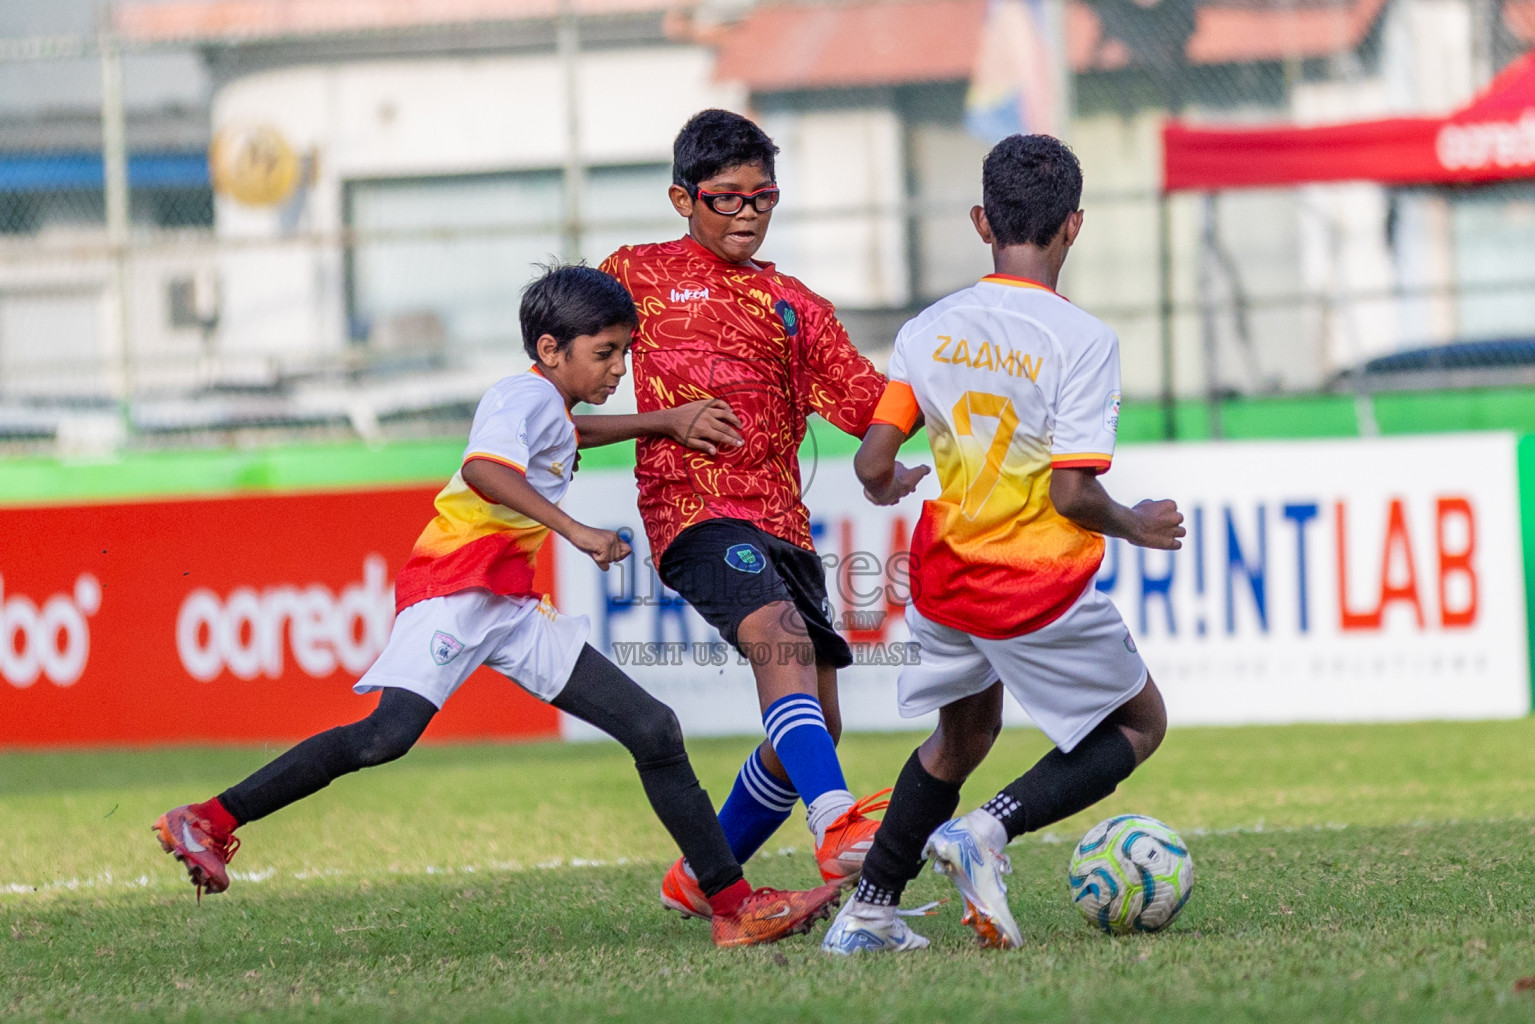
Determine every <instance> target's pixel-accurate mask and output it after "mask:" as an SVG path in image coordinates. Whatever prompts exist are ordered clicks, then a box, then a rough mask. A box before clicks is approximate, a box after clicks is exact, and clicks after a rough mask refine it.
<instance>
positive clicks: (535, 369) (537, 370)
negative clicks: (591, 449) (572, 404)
mask: <svg viewBox="0 0 1535 1024" xmlns="http://www.w3.org/2000/svg"><path fill="white" fill-rule="evenodd" d="M528 372H529V373H531V374H533V376H535V377H538V378H540V379H542V380H543V382H544V383H545V384H547V385H549V386H550V387H551V388H554V396H555V397H556V398H558V399H559V400H560V410H561V411H562V412H564V413H565V418H566V419H567V420H569V421H570V424H571V426H575V423H576V418H575V417H574V416H572V415H571V414H570V409H569V408H568V407H567V406H566V405H565V396H564V395H561V394H560V389H559V388H556V387H554V381H552V380H550V379H549V375H548V374H546V373H545V372H544V371H543V369H542V368H541V367H540V366H539V365H538V364H537V363H534V364H533V365H532V366H530V367H528ZM576 436H577V437H580V436H581V434H580V432H579V431H578V432H577V433H576Z"/></svg>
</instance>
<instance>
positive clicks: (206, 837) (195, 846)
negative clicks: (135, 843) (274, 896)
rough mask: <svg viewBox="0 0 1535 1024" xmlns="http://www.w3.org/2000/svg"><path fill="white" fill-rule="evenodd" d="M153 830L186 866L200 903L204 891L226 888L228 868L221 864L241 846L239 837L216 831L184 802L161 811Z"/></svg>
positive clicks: (162, 843) (228, 859) (217, 890)
mask: <svg viewBox="0 0 1535 1024" xmlns="http://www.w3.org/2000/svg"><path fill="white" fill-rule="evenodd" d="M152 831H153V832H154V833H155V836H156V838H158V839H159V840H160V845H161V846H163V847H165V852H166V853H169V854H171V855H172V856H174V857H175V858H176V859H177V860H179V861H181V863H182V864H183V865H185V866H186V869H187V874H188V875H190V876H191V878H192V884H193V885H195V886H197V901H198V902H199V903H201V902H202V898H203V893H204V892H209V893H215V892H223V891H224V890H225V889H227V888H229V872H228V871H226V870H224V866H225V865H226V864H228V863H229V862H230V861H231V860H233V859H234V855H235V851H236V850H238V849H239V848H240V840H239V839H237V838H235V837H234V836H233V835H230V834H228V833H225V832H219V831H217V830H216V829H215V828H214V827H213V824H212V823H211V822H210V821H208V820H207V819H206V818H202V817H199V816H198V815H197V813H196V812H195V811H193V810H192V808H191V807H189V806H185V805H183V806H181V807H175V808H172V809H171V810H169V811H166V812H165V813H164V814H162V815H160V820H159V821H157V822H155V823H154V826H153V829H152Z"/></svg>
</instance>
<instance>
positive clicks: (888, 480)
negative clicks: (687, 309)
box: [822, 135, 1184, 954]
mask: <svg viewBox="0 0 1535 1024" xmlns="http://www.w3.org/2000/svg"><path fill="white" fill-rule="evenodd" d="M982 192H983V205H982V206H977V207H975V208H974V209H973V210H972V211H971V218H972V220H973V221H974V223H975V227H976V230H977V232H978V233H979V234H980V236H981V240H982V241H984V242H986V243H987V244H988V245H990V246H991V251H992V258H993V265H994V267H995V269H996V273H994V274H990V275H988V276H987V277H985V278H983V279H982V280H981V282H980V283H979V284H977V285H975V286H973V287H971V288H967V289H965V290H963V291H960V292H956V293H955V294H953V295H950V296H948V297H947V298H945V299H943V300H941V301H939V302H937V303H935V304H934V305H932V306H930V307H928V308H927V309H926V310H924V311H923V312H922V313H921V314H919V315H918V316H917V317H916V318H915V319H913V320H911V321H910V322H909V323H907V324H906V325H905V326H904V327H903V328H902V329H901V332H900V334H899V335H898V336H897V338H896V343H895V352H894V354H893V355H892V357H891V360H890V371H889V376H890V385H889V387H888V388H887V389H886V391H885V395H884V397H883V398H882V399H881V401H880V405H879V408H878V409H877V410H876V411H875V413H874V422H873V425H871V426H870V428H869V432H868V434H867V435H866V436H865V437H864V440H863V445H862V447H860V448H859V450H858V455H857V457H856V459H855V462H854V467H855V469H856V471H857V473H858V478H859V480H860V481H861V482H862V483H863V485H864V488H865V494H866V495H867V496H868V498H869V499H870V500H871V501H873V502H874V503H875V504H880V505H888V504H893V503H895V502H896V501H899V500H900V499H901V498H902V497H904V496H905V495H907V494H910V493H911V491H912V489H913V488H915V487H916V485H917V483H918V481H920V480H921V479H922V477H923V476H924V475H925V473H926V468H925V467H918V468H915V469H908V468H907V467H905V466H902V465H901V464H900V463H899V462H897V461H896V458H895V457H896V453H897V451H898V450H899V448H900V446H901V444H902V442H904V441H905V440H906V439H907V437H909V436H910V434H911V432H912V430H913V429H914V428H915V426H916V424H917V422H918V420H919V419H922V420H925V422H926V425H927V431H928V439H929V441H930V443H931V445H932V448H933V458H934V462H935V464H936V465H937V468H938V476H939V481H940V483H941V485H942V488H943V490H942V493H941V494H940V495H939V496H938V498H937V499H936V500H934V501H929V502H925V503H924V504H923V509H922V516H921V518H920V520H919V521H918V524H917V528H916V530H915V531H914V533H913V536H912V542H911V544H912V551H911V555H912V578H913V587H912V603H911V604H910V605H909V606H908V607H907V609H906V622H907V625H908V627H909V628H910V630H911V634H912V639H913V640H915V641H916V642H917V643H918V644H920V649H921V664H919V665H911V666H908V667H906V668H903V669H902V671H901V677H900V683H899V700H900V712H901V714H902V715H903V716H905V717H914V716H916V715H920V714H924V713H926V712H929V711H933V710H935V709H936V710H937V711H938V729H937V730H936V731H935V732H934V733H933V735H932V736H930V737H929V738H928V739H927V740H926V741H925V742H924V743H923V744H922V745H921V746H920V747H919V748H917V750H916V751H914V752H913V753H912V756H911V758H910V759H909V760H908V761H907V763H906V766H905V767H904V768H903V769H902V770H901V775H900V778H899V780H898V781H897V783H896V786H895V792H894V793H893V794H892V796H891V802H890V808H889V810H888V811H887V812H886V814H885V819H884V823H883V824H882V825H881V827H880V830H879V832H878V833H877V834H876V836H875V840H874V846H873V848H872V849H871V850H870V851H869V854H868V857H867V858H866V860H865V862H864V869H863V877H862V879H861V880H860V882H859V885H858V890H857V893H856V894H855V897H854V899H853V900H852V901H850V902H849V903H848V904H847V906H846V907H844V908H843V910H842V912H841V913H840V914H838V915H837V919H836V921H835V922H833V924H832V927H831V928H830V929H829V930H828V931H827V933H826V938H825V941H824V942H823V944H822V945H823V948H824V949H826V950H827V951H828V952H833V953H844V954H845V953H854V952H860V951H881V950H902V949H919V948H921V947H923V946H926V945H927V940H926V939H924V938H922V936H920V935H918V934H916V933H915V932H913V931H912V930H911V929H910V928H908V927H907V926H906V924H905V923H904V922H903V921H902V920H901V918H900V917H898V916H897V914H896V909H895V908H896V906H897V904H899V902H900V898H901V893H902V891H903V889H904V888H905V886H906V883H907V882H909V881H910V880H911V879H912V878H915V877H916V874H917V872H918V871H919V870H920V869H921V866H922V861H923V859H924V858H931V859H932V860H933V861H934V867H935V868H936V869H937V870H939V871H941V872H943V873H945V874H947V875H948V876H949V877H950V879H952V880H953V881H954V883H955V885H956V886H957V887H958V888H959V890H960V893H961V894H962V895H963V896H964V898H965V904H966V907H965V918H964V920H965V923H966V924H969V925H971V926H972V927H973V928H974V929H975V930H976V933H977V934H978V935H979V937H980V940H981V943H982V944H983V945H986V946H993V947H999V948H1012V947H1017V946H1018V945H1019V944H1021V942H1022V937H1021V935H1020V934H1019V931H1018V926H1017V924H1016V923H1014V921H1013V916H1012V913H1011V912H1010V911H1009V910H1008V906H1007V889H1006V886H1005V885H1003V882H1002V875H1003V874H1005V873H1006V872H1007V871H1008V870H1009V865H1008V862H1007V857H1006V855H1005V854H1003V852H1002V849H1003V847H1005V846H1006V845H1007V843H1008V841H1009V840H1011V839H1012V838H1013V837H1015V836H1017V835H1020V834H1021V833H1023V832H1027V831H1032V830H1035V829H1039V828H1043V827H1044V826H1046V825H1048V824H1050V823H1051V822H1054V821H1059V820H1060V819H1061V818H1064V817H1067V816H1068V815H1071V814H1075V813H1076V812H1078V811H1080V810H1082V809H1084V808H1086V807H1088V806H1090V805H1092V804H1094V803H1096V802H1098V801H1099V800H1101V799H1103V798H1104V797H1105V796H1107V795H1109V794H1110V793H1112V792H1113V791H1114V788H1115V787H1116V786H1117V785H1118V784H1119V782H1120V781H1121V780H1123V779H1124V778H1125V777H1126V776H1128V775H1129V774H1130V773H1131V772H1132V771H1133V770H1134V769H1135V767H1136V766H1137V765H1138V764H1140V762H1142V761H1144V760H1145V759H1146V758H1147V757H1149V756H1150V755H1151V753H1152V752H1153V751H1154V750H1156V748H1157V746H1158V744H1160V743H1161V741H1162V735H1163V732H1164V731H1165V729H1166V724H1167V719H1166V712H1165V710H1164V709H1163V706H1162V698H1161V695H1160V694H1159V693H1158V692H1157V688H1156V686H1155V684H1153V683H1152V681H1151V679H1150V677H1149V676H1148V675H1147V672H1146V666H1145V664H1144V663H1142V661H1141V658H1140V655H1139V654H1137V653H1136V650H1135V643H1134V641H1133V640H1131V638H1130V633H1129V630H1127V629H1126V628H1125V625H1124V622H1123V620H1122V619H1121V618H1120V616H1119V612H1118V611H1117V610H1115V608H1114V606H1113V604H1111V603H1110V602H1109V600H1108V598H1106V597H1104V596H1103V595H1102V594H1101V593H1100V592H1099V591H1098V590H1097V588H1096V587H1095V586H1094V585H1093V578H1094V575H1095V574H1096V573H1097V570H1098V565H1099V563H1100V562H1101V561H1102V559H1103V543H1104V542H1103V537H1104V535H1108V536H1114V537H1123V538H1125V539H1126V540H1128V541H1130V542H1131V543H1132V544H1137V545H1141V546H1143V547H1154V548H1164V549H1175V548H1178V547H1180V546H1181V542H1180V541H1179V539H1178V538H1180V537H1181V536H1183V533H1184V530H1183V526H1182V525H1181V524H1182V521H1183V517H1182V515H1180V514H1179V512H1178V510H1177V507H1176V505H1175V504H1174V503H1173V502H1172V501H1143V502H1141V503H1140V504H1138V505H1136V506H1135V507H1134V508H1126V507H1125V506H1123V505H1120V504H1119V503H1117V502H1115V501H1114V500H1113V499H1112V498H1110V497H1109V496H1108V494H1107V493H1106V492H1105V491H1104V489H1103V486H1102V485H1101V484H1100V483H1099V482H1098V479H1097V475H1098V474H1099V473H1101V472H1103V471H1105V470H1107V469H1108V468H1109V463H1110V461H1111V460H1112V458H1113V454H1114V441H1115V432H1116V429H1117V427H1118V421H1119V342H1118V339H1117V338H1116V337H1115V336H1114V332H1113V331H1111V330H1110V329H1109V328H1108V327H1107V326H1105V325H1104V324H1103V323H1102V322H1101V321H1099V320H1097V319H1096V318H1094V317H1092V316H1090V315H1088V314H1087V313H1084V312H1083V311H1081V310H1079V309H1077V308H1076V307H1075V306H1073V305H1072V304H1071V303H1069V302H1067V301H1066V300H1065V299H1064V298H1062V297H1061V296H1059V295H1057V294H1056V292H1055V284H1056V280H1057V278H1058V277H1059V275H1060V270H1061V264H1062V263H1063V262H1065V259H1066V254H1067V252H1068V251H1069V250H1070V248H1071V245H1072V243H1073V242H1075V241H1076V238H1077V234H1078V232H1080V231H1081V230H1082V211H1081V210H1079V209H1078V208H1077V205H1078V203H1079V202H1080V200H1081V197H1082V170H1081V167H1080V166H1079V165H1078V163H1077V159H1076V157H1075V156H1074V155H1073V154H1072V152H1071V150H1069V149H1067V148H1066V146H1065V145H1064V144H1062V143H1061V142H1060V141H1058V140H1056V139H1053V138H1051V137H1049V136H1046V135H1029V136H1023V135H1014V136H1012V137H1010V138H1007V139H1004V140H1003V141H1002V142H1000V143H998V144H997V146H996V147H995V148H994V149H993V150H992V151H991V153H990V154H988V156H987V157H986V163H985V167H984V169H983V172H982ZM1004 688H1005V689H1006V690H1007V691H1008V692H1009V693H1011V694H1012V695H1013V696H1014V698H1016V699H1017V700H1018V702H1019V703H1020V704H1022V705H1023V707H1024V709H1025V710H1026V711H1027V712H1028V713H1029V716H1030V717H1031V718H1032V719H1033V720H1034V722H1035V723H1036V724H1037V725H1038V726H1039V727H1040V729H1041V730H1042V731H1043V732H1044V733H1045V735H1046V736H1048V737H1049V738H1050V739H1051V740H1052V741H1053V742H1054V743H1055V745H1056V749H1054V750H1052V751H1051V752H1050V753H1049V754H1047V755H1045V757H1044V758H1042V759H1041V760H1040V761H1039V763H1038V764H1036V765H1035V766H1034V767H1033V768H1031V769H1030V770H1029V771H1028V772H1027V773H1026V774H1024V775H1023V776H1022V777H1020V778H1018V779H1017V780H1015V781H1014V782H1012V783H1010V784H1009V785H1007V786H1006V787H1004V788H1003V789H1002V791H1001V792H999V793H998V794H997V795H996V796H994V797H992V798H991V799H990V800H989V801H987V802H986V803H985V804H984V805H983V806H982V807H980V808H979V809H977V810H975V811H972V812H971V813H970V814H967V815H965V816H964V817H963V818H959V819H956V820H953V821H947V820H946V819H948V818H949V817H950V815H952V814H953V813H954V810H955V808H956V807H957V806H958V804H959V789H960V785H961V784H962V783H963V782H964V781H965V779H966V778H968V777H969V775H970V773H971V772H972V771H974V770H975V768H976V766H977V765H979V764H980V763H981V760H982V759H983V758H984V757H985V756H986V754H987V752H988V751H989V750H990V748H991V744H992V742H993V740H995V738H996V736H997V732H998V730H999V729H1000V728H1001V725H1002V693H1003V690H1004Z"/></svg>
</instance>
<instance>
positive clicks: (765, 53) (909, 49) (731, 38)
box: [714, 0, 986, 92]
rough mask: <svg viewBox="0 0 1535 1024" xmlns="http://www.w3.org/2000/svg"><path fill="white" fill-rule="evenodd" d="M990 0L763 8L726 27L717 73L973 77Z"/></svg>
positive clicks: (786, 79)
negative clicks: (988, 0) (978, 44)
mask: <svg viewBox="0 0 1535 1024" xmlns="http://www.w3.org/2000/svg"><path fill="white" fill-rule="evenodd" d="M985 18H986V0H914V2H909V3H862V4H852V5H848V6H837V7H831V6H818V7H790V6H783V7H759V8H756V9H755V10H753V11H752V12H751V13H750V14H748V15H747V16H746V18H745V19H744V20H742V21H740V22H738V23H737V24H735V25H733V26H731V27H730V28H728V29H726V30H725V32H724V33H723V34H722V35H721V37H720V40H719V53H718V57H717V58H716V61H715V65H714V66H715V76H716V77H718V78H724V79H730V80H733V81H745V82H746V84H747V85H748V86H750V87H751V88H752V89H754V90H757V91H760V92H770V91H772V90H775V89H777V90H781V89H819V88H826V87H836V86H850V85H886V84H890V83H895V82H938V81H949V80H952V79H957V78H969V77H970V70H971V68H972V67H973V66H974V65H975V52H976V45H977V40H978V39H979V38H980V33H981V23H982V22H983V21H984V20H985Z"/></svg>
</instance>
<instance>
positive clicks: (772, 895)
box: [710, 885, 842, 947]
mask: <svg viewBox="0 0 1535 1024" xmlns="http://www.w3.org/2000/svg"><path fill="white" fill-rule="evenodd" d="M841 897H842V889H841V887H840V886H837V885H819V886H816V887H815V888H814V889H809V890H806V891H804V892H786V891H784V890H781V889H757V890H755V891H754V892H753V893H752V894H751V895H750V896H748V897H746V899H745V900H744V901H743V902H742V903H741V905H740V906H739V907H737V908H736V909H735V910H734V911H732V912H731V913H729V914H715V915H714V919H713V921H711V922H710V928H711V930H712V935H713V938H714V944H715V945H716V946H721V947H728V946H760V945H765V944H767V943H769V942H777V941H778V940H779V939H786V938H788V937H789V936H790V935H802V934H804V933H805V932H808V931H809V930H810V929H811V928H812V927H813V926H814V925H815V923H816V922H817V921H820V920H822V919H824V918H826V917H828V916H830V914H831V910H832V908H833V907H835V906H836V905H837V901H838V900H839V899H841Z"/></svg>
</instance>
